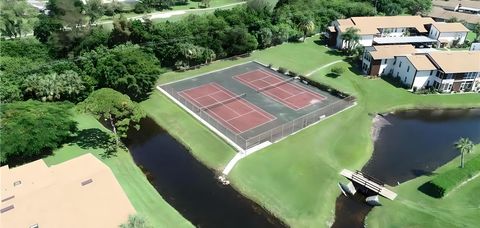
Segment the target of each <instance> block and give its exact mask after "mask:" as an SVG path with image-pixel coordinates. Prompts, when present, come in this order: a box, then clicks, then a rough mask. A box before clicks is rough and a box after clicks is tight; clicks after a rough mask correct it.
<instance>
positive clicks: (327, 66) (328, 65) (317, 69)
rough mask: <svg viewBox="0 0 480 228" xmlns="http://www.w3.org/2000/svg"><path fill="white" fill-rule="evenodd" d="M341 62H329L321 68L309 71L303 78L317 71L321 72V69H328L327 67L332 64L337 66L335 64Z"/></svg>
mask: <svg viewBox="0 0 480 228" xmlns="http://www.w3.org/2000/svg"><path fill="white" fill-rule="evenodd" d="M342 61H343V60H337V61H333V62H331V63H327V64H325V65H323V66H321V67H319V68H317V69H315V70H313V71H311V72H310V73H308V74H306V75H305V76H307V77H309V76H310V75H312V74H314V73H316V72H318V71H319V70H321V69H323V68H326V67H329V66H331V65H333V64H337V63H339V62H342Z"/></svg>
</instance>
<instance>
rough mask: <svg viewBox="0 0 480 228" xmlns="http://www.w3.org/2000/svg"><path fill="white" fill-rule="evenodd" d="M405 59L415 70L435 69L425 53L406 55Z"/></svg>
mask: <svg viewBox="0 0 480 228" xmlns="http://www.w3.org/2000/svg"><path fill="white" fill-rule="evenodd" d="M407 59H408V60H409V61H410V62H411V63H412V65H413V66H414V67H415V69H417V70H435V69H437V68H436V67H435V65H433V63H432V62H431V61H430V60H429V59H428V58H427V56H425V55H408V56H407Z"/></svg>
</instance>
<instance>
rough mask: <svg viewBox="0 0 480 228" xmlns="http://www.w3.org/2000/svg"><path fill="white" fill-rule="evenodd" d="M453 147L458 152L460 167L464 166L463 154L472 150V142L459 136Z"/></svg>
mask: <svg viewBox="0 0 480 228" xmlns="http://www.w3.org/2000/svg"><path fill="white" fill-rule="evenodd" d="M455 148H456V149H457V150H458V151H459V152H460V156H461V159H460V167H461V168H463V167H464V166H465V154H468V153H470V152H472V150H473V142H472V141H470V139H468V138H460V139H459V140H458V141H457V142H455Z"/></svg>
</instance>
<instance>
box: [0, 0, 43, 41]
mask: <svg viewBox="0 0 480 228" xmlns="http://www.w3.org/2000/svg"><path fill="white" fill-rule="evenodd" d="M0 12H1V13H0V32H1V35H2V37H9V38H17V37H21V36H22V34H27V33H29V32H31V31H32V30H33V26H34V25H35V23H36V21H37V20H38V19H37V15H38V11H37V10H36V9H35V8H33V7H32V6H31V5H29V4H28V3H27V1H26V0H0Z"/></svg>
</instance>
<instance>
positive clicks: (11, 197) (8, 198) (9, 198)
mask: <svg viewBox="0 0 480 228" xmlns="http://www.w3.org/2000/svg"><path fill="white" fill-rule="evenodd" d="M13 198H15V196H9V197H7V198H5V199H2V203H3V202H5V201H7V200H11V199H13Z"/></svg>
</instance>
